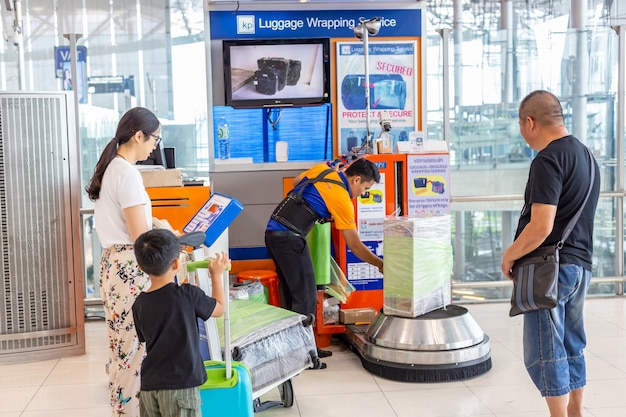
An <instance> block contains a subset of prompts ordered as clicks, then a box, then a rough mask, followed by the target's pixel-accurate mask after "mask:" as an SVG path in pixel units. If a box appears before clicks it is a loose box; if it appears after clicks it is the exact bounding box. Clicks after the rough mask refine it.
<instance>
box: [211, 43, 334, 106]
mask: <svg viewBox="0 0 626 417" xmlns="http://www.w3.org/2000/svg"><path fill="white" fill-rule="evenodd" d="M329 50H330V41H329V39H328V38H309V39H248V40H225V41H223V52H224V83H225V91H226V105H227V106H231V107H278V106H311V105H320V104H323V103H328V102H330V77H329V75H330V74H329V73H330V55H329Z"/></svg>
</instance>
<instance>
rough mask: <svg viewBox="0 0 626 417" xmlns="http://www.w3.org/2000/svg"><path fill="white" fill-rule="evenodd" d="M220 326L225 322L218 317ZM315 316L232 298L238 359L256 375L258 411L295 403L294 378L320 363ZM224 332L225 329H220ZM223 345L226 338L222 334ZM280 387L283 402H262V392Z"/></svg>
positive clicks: (234, 350)
mask: <svg viewBox="0 0 626 417" xmlns="http://www.w3.org/2000/svg"><path fill="white" fill-rule="evenodd" d="M217 323H218V328H220V329H221V328H222V326H223V325H224V321H223V320H218V321H217ZM312 324H313V317H312V316H311V317H308V316H304V315H302V314H298V313H294V312H292V311H289V310H285V309H282V308H279V307H275V306H272V305H268V304H260V303H255V302H252V301H247V300H231V302H230V329H231V347H232V357H233V359H234V360H236V361H239V362H241V363H242V364H243V365H245V367H246V368H247V369H248V370H249V371H250V373H251V375H252V397H253V399H254V409H255V411H261V410H265V409H267V408H271V407H276V406H283V407H291V406H292V405H293V387H292V384H291V378H293V377H294V376H296V375H298V374H299V373H300V372H302V371H303V370H304V369H306V368H309V367H317V366H319V364H320V362H319V358H318V357H317V350H316V347H315V338H314V336H313V328H312ZM218 333H219V334H220V335H222V334H223V332H222V331H219V332H218ZM220 344H221V346H224V339H223V337H222V336H220ZM273 388H278V389H279V391H280V394H281V400H282V401H281V402H276V401H267V402H263V403H262V402H261V400H260V397H261V395H263V394H265V393H266V392H268V391H270V390H271V389H273Z"/></svg>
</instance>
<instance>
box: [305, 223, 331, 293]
mask: <svg viewBox="0 0 626 417" xmlns="http://www.w3.org/2000/svg"><path fill="white" fill-rule="evenodd" d="M307 241H308V243H309V250H310V251H311V258H312V259H313V269H314V270H315V282H316V283H317V285H328V284H330V223H323V224H319V223H315V226H313V229H311V231H310V232H309V234H308V235H307Z"/></svg>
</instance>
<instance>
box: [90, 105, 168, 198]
mask: <svg viewBox="0 0 626 417" xmlns="http://www.w3.org/2000/svg"><path fill="white" fill-rule="evenodd" d="M159 126H160V123H159V119H158V118H157V117H156V116H155V115H154V113H152V112H151V111H150V110H148V109H146V108H143V107H134V108H132V109H130V110H128V111H127V112H126V113H124V115H123V116H122V118H121V119H120V121H119V123H118V124H117V132H115V137H114V138H113V139H111V141H110V142H109V143H108V144H107V146H106V147H105V148H104V150H103V151H102V154H101V155H100V159H99V160H98V163H97V164H96V167H95V169H94V172H93V176H92V177H91V179H90V180H89V184H87V187H86V188H85V190H86V191H87V194H89V199H90V200H92V201H96V200H97V199H98V198H99V197H100V189H101V188H102V177H103V176H104V171H106V169H107V167H108V166H109V164H110V163H111V161H112V160H113V158H115V154H116V153H117V147H118V146H119V145H121V144H123V143H126V142H128V141H129V140H130V138H131V137H132V136H133V135H134V134H135V133H137V132H138V131H140V130H141V131H143V132H146V133H152V132H155V131H156V130H157V129H158V128H159ZM149 139H150V138H149V137H147V135H146V140H149Z"/></svg>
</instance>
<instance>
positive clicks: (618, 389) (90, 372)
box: [0, 297, 626, 417]
mask: <svg viewBox="0 0 626 417" xmlns="http://www.w3.org/2000/svg"><path fill="white" fill-rule="evenodd" d="M466 307H468V309H469V310H470V312H471V314H472V316H473V317H474V318H475V319H476V320H477V321H478V323H479V324H480V326H481V327H482V328H483V330H484V331H485V332H486V333H487V334H488V335H489V337H490V338H491V348H492V360H493V368H492V369H491V370H490V371H489V372H487V373H485V374H483V375H481V376H478V377H476V378H473V379H469V380H465V381H460V382H443V383H435V384H416V383H399V382H394V381H389V380H385V379H382V378H378V377H375V376H372V375H371V374H369V373H368V372H367V371H365V370H364V369H363V367H362V366H361V363H360V361H359V359H358V358H357V356H355V355H354V354H353V353H352V352H351V351H350V350H348V349H347V348H346V347H345V346H343V345H342V344H341V343H340V342H336V344H333V346H331V348H330V349H331V350H333V352H334V355H333V356H332V357H331V358H328V359H327V360H326V362H327V363H328V368H327V369H325V370H316V371H308V370H307V371H305V372H303V373H302V374H300V375H298V376H296V377H295V378H293V386H294V392H295V395H296V400H295V403H294V405H293V407H291V408H274V409H270V410H268V411H265V412H263V413H261V414H258V415H259V416H264V417H295V416H301V417H335V416H338V417H339V416H340V417H351V416H372V417H392V416H395V417H422V416H423V417H439V416H441V417H443V416H450V417H452V416H463V417H468V416H474V417H487V416H497V417H537V416H546V417H547V416H548V412H547V408H546V406H545V403H544V400H543V399H542V398H541V397H540V395H539V394H538V392H537V391H536V389H535V388H534V386H533V385H532V384H531V382H530V380H529V378H528V376H527V375H526V371H525V369H524V366H523V363H522V344H521V322H522V320H521V318H520V317H519V316H518V317H515V318H509V317H508V306H507V305H506V304H478V305H468V306H466ZM586 314H587V315H586V320H587V333H588V348H587V351H586V353H587V366H588V384H587V388H586V391H585V407H586V412H585V416H586V417H624V416H626V298H625V297H621V298H608V299H589V300H588V301H587V309H586ZM86 335H87V353H86V354H85V355H83V356H80V357H72V358H64V359H60V360H51V361H44V362H36V363H26V364H16V365H2V366H0V417H44V416H45V417H79V416H80V417H109V416H110V412H109V407H108V406H107V393H106V381H107V380H106V375H105V372H104V361H105V357H106V352H105V344H106V340H105V339H106V338H105V329H104V323H103V322H102V321H90V322H88V323H87V325H86ZM266 397H268V398H269V397H276V398H277V397H278V390H277V389H276V390H273V391H272V392H270V393H268V394H266ZM264 398H265V397H264Z"/></svg>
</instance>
